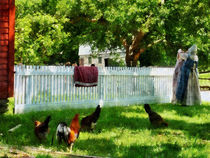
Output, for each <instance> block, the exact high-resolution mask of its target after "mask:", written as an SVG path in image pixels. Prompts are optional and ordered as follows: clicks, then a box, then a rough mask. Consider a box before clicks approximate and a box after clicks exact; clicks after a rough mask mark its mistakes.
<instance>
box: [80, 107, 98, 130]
mask: <svg viewBox="0 0 210 158" xmlns="http://www.w3.org/2000/svg"><path fill="white" fill-rule="evenodd" d="M100 113H101V106H100V105H98V106H97V107H96V110H95V111H94V112H93V113H92V114H91V115H88V116H86V117H84V118H83V119H82V120H81V130H87V131H93V129H94V127H95V125H96V122H97V120H98V118H99V116H100Z"/></svg>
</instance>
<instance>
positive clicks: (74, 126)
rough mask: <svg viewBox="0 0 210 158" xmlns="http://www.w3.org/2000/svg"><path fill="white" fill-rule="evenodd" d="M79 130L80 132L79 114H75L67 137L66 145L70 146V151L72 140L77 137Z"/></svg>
mask: <svg viewBox="0 0 210 158" xmlns="http://www.w3.org/2000/svg"><path fill="white" fill-rule="evenodd" d="M79 132H80V124H79V114H76V115H75V116H74V118H73V119H72V121H71V124H70V134H69V138H68V145H69V147H70V152H71V151H72V147H73V145H74V142H75V141H76V139H77V138H78V137H79Z"/></svg>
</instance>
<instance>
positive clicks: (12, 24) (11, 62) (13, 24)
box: [8, 0, 15, 97]
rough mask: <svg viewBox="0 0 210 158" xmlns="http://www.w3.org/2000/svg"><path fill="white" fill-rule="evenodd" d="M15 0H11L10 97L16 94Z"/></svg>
mask: <svg viewBox="0 0 210 158" xmlns="http://www.w3.org/2000/svg"><path fill="white" fill-rule="evenodd" d="M14 42H15V0H9V52H8V71H9V74H8V97H13V94H14V52H15V48H14Z"/></svg>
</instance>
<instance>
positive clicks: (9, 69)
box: [0, 0, 15, 99]
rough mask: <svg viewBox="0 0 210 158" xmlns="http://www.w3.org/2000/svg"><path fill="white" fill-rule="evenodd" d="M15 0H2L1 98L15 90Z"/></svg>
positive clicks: (0, 19) (0, 35) (10, 95)
mask: <svg viewBox="0 0 210 158" xmlns="http://www.w3.org/2000/svg"><path fill="white" fill-rule="evenodd" d="M14 32H15V0H0V99H6V98H8V97H12V96H13V92H14Z"/></svg>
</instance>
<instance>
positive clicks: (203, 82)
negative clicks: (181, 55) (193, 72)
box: [199, 73, 210, 86]
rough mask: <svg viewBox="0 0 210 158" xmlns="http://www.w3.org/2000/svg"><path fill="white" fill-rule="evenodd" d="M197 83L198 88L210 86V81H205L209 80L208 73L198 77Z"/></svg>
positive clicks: (209, 74)
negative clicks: (198, 84)
mask: <svg viewBox="0 0 210 158" xmlns="http://www.w3.org/2000/svg"><path fill="white" fill-rule="evenodd" d="M199 78H200V79H199V83H200V86H209V85H210V80H207V79H208V78H210V73H203V74H200V75H199Z"/></svg>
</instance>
